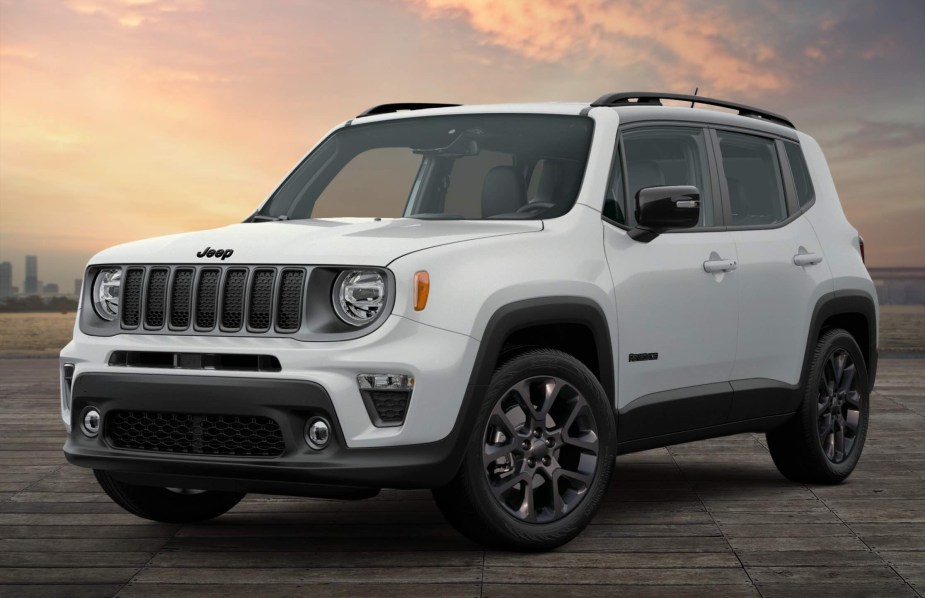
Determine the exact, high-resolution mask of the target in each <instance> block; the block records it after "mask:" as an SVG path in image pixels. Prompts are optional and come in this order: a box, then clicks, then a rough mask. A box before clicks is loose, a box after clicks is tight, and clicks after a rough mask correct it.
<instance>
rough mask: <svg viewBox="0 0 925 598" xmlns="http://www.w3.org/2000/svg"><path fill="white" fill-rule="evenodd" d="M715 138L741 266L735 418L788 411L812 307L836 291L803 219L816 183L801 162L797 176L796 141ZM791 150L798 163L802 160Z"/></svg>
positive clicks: (720, 133) (720, 134) (718, 133)
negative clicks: (806, 172)
mask: <svg viewBox="0 0 925 598" xmlns="http://www.w3.org/2000/svg"><path fill="white" fill-rule="evenodd" d="M713 138H714V142H715V146H714V148H715V151H716V153H717V155H718V156H719V158H720V159H719V161H718V166H719V170H720V175H721V183H722V186H723V191H724V193H723V197H724V203H725V207H726V209H725V214H726V225H727V227H728V230H729V231H730V234H731V235H732V238H733V240H734V241H735V246H736V252H737V255H738V261H739V264H738V269H737V271H736V272H737V276H738V278H739V323H738V332H737V343H736V344H737V354H736V361H735V368H734V370H733V372H732V385H733V388H734V389H735V391H736V392H735V396H734V400H733V408H732V411H731V415H730V420H732V421H738V420H744V419H752V418H756V417H763V416H770V415H777V414H782V413H787V412H789V411H792V410H793V409H795V408H796V405H795V404H794V403H795V402H798V401H799V398H800V393H799V392H798V391H797V388H796V386H797V385H798V383H799V379H800V374H801V371H802V366H803V358H804V350H805V348H806V342H807V335H808V331H809V326H810V320H811V318H812V312H813V308H814V306H815V305H816V301H817V300H818V299H819V298H820V297H821V296H822V295H823V294H824V293H826V292H828V291H831V290H832V289H831V274H830V273H829V268H828V264H826V263H825V256H824V255H823V254H822V248H821V246H820V244H819V241H818V239H817V238H816V234H815V231H814V230H813V227H812V225H811V224H810V223H809V221H808V220H807V219H806V218H805V217H803V215H802V214H803V212H804V211H805V210H806V209H810V208H811V206H812V184H811V182H810V181H808V179H806V178H804V175H803V173H801V172H800V170H799V169H800V167H801V164H800V163H797V164H794V167H795V169H797V173H796V174H797V177H796V178H795V177H794V176H793V175H792V174H791V170H792V169H791V168H790V165H789V159H788V151H787V145H786V144H791V143H792V142H790V141H785V140H781V139H775V138H772V137H766V136H762V135H760V134H745V133H742V132H740V131H727V130H722V129H716V130H715V131H713ZM792 145H794V146H795V149H796V150H797V153H792V149H791V155H792V156H793V158H794V161H797V160H802V152H800V151H799V146H798V145H797V144H796V143H792ZM795 180H797V183H798V184H795ZM798 186H799V187H800V193H801V194H802V198H801V197H799V196H798V192H797V187H798ZM801 199H802V201H801Z"/></svg>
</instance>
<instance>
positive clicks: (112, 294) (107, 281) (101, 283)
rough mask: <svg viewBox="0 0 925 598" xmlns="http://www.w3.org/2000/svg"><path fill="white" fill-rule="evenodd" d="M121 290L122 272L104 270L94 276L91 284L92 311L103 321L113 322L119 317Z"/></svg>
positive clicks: (117, 269) (114, 269)
mask: <svg viewBox="0 0 925 598" xmlns="http://www.w3.org/2000/svg"><path fill="white" fill-rule="evenodd" d="M121 288H122V270H121V269H119V268H105V269H103V270H100V271H99V272H97V274H96V280H95V281H94V282H93V309H95V310H96V315H98V316H99V317H101V318H103V319H104V320H110V321H111V320H115V319H116V316H118V315H119V295H120V294H121V293H120V291H121Z"/></svg>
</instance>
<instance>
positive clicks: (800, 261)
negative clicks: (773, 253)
mask: <svg viewBox="0 0 925 598" xmlns="http://www.w3.org/2000/svg"><path fill="white" fill-rule="evenodd" d="M821 262H822V256H821V255H819V254H818V253H798V254H796V255H795V256H793V263H794V265H796V266H800V267H802V266H815V265H816V264H819V263H821Z"/></svg>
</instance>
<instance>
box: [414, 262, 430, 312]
mask: <svg viewBox="0 0 925 598" xmlns="http://www.w3.org/2000/svg"><path fill="white" fill-rule="evenodd" d="M429 294H430V275H429V274H427V272H426V271H424V270H421V271H420V272H415V273H414V311H421V310H422V309H424V308H425V307H427V295H429Z"/></svg>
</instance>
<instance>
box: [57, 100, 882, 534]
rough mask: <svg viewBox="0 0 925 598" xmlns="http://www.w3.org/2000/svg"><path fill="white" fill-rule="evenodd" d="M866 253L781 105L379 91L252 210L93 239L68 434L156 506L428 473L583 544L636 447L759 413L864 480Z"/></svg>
mask: <svg viewBox="0 0 925 598" xmlns="http://www.w3.org/2000/svg"><path fill="white" fill-rule="evenodd" d="M662 100H683V101H689V102H692V104H691V106H692V107H691V108H688V107H686V106H684V107H674V106H664V105H662ZM693 102H696V103H700V104H704V105H712V106H714V107H719V108H722V109H725V111H720V110H715V109H711V110H704V109H697V108H693ZM862 243H863V242H862V240H861V239H860V237H859V236H858V232H857V231H856V230H855V229H854V228H853V227H852V226H851V225H850V224H849V222H848V220H847V219H846V218H845V214H844V212H843V211H842V207H841V205H840V203H839V199H838V195H837V193H836V191H835V185H834V184H833V181H832V176H831V174H830V173H829V168H828V166H827V164H826V159H825V157H824V156H823V154H822V151H821V149H820V148H819V145H818V144H817V143H816V142H815V141H814V140H813V139H812V138H811V137H809V136H807V135H806V134H804V133H801V132H799V131H798V130H796V128H795V127H794V126H793V124H792V123H791V122H790V121H789V120H787V119H786V118H784V117H783V116H780V115H777V114H773V113H771V112H767V111H765V110H761V109H758V108H753V107H749V106H745V105H741V104H735V103H732V102H726V101H721V100H714V99H710V98H704V97H695V96H685V95H678V94H665V93H617V94H609V95H606V96H604V97H602V98H600V99H598V100H597V101H595V102H594V103H592V104H590V105H589V104H587V103H585V104H522V105H500V106H455V105H444V104H388V105H382V106H377V107H375V108H372V109H370V110H368V111H366V112H364V113H363V114H361V115H359V116H358V117H356V118H354V119H352V120H349V121H347V122H345V123H343V124H342V125H340V126H338V127H337V128H335V129H334V130H333V131H332V132H331V133H330V134H328V135H327V136H326V137H325V138H324V139H323V140H322V141H321V142H320V143H319V144H318V145H317V146H316V147H315V148H314V149H312V150H311V151H310V152H309V153H308V154H307V156H306V157H305V158H304V159H303V160H301V162H300V163H299V164H298V165H297V166H296V167H295V168H294V169H293V171H292V172H291V173H290V174H289V176H288V177H286V178H285V179H284V180H283V181H282V183H281V184H280V185H279V187H278V188H277V189H276V190H275V191H274V192H273V193H272V194H271V195H270V196H269V197H268V198H267V199H266V201H264V203H263V204H262V205H261V206H260V207H259V209H257V210H256V211H255V212H254V213H253V214H252V215H250V216H249V217H248V218H247V219H246V220H245V222H243V223H241V224H234V225H231V226H227V227H225V228H219V229H215V230H208V231H203V232H197V233H190V234H180V235H173V236H168V237H161V238H156V239H149V240H145V241H139V242H135V243H129V244H125V245H120V246H118V247H114V248H112V249H108V250H106V251H103V252H101V253H99V254H98V255H96V256H95V257H93V259H92V260H91V261H90V263H89V265H88V267H87V271H86V277H85V283H84V285H83V291H82V298H81V307H80V309H79V312H78V317H77V324H76V326H75V329H74V339H73V341H72V342H71V343H69V344H68V345H67V346H66V347H65V348H64V350H63V351H62V353H61V362H60V370H61V414H62V417H63V419H64V423H65V425H66V426H67V429H68V437H67V443H66V444H65V447H64V452H65V454H66V456H67V459H68V460H69V461H70V462H71V463H74V464H76V465H80V466H83V467H89V468H92V469H93V470H94V472H95V475H96V478H97V479H98V481H99V483H100V485H101V486H102V488H103V489H104V490H105V491H106V493H107V494H108V495H109V496H110V497H111V498H112V499H113V500H114V501H115V502H116V503H118V504H119V505H120V506H122V507H123V508H125V509H126V510H127V511H129V512H131V513H134V514H136V515H138V516H140V517H145V518H148V519H153V520H156V521H165V522H195V521H203V520H207V519H210V518H213V517H217V516H219V515H221V514H223V513H225V512H226V511H228V510H229V509H231V508H232V507H233V506H234V505H235V504H236V503H237V502H238V501H240V500H241V499H242V497H244V495H245V493H248V492H257V493H276V494H286V495H297V496H310V497H336V498H345V499H356V498H365V497H370V496H374V495H375V494H376V493H377V492H378V491H379V489H380V488H384V487H387V488H429V489H432V490H433V496H434V498H435V500H436V502H437V504H438V505H439V508H440V510H441V511H442V512H443V513H444V514H445V516H446V517H447V519H448V520H449V521H450V522H451V523H452V524H453V525H454V526H455V527H456V528H457V529H458V530H459V531H460V532H462V533H463V534H465V535H467V536H469V537H471V538H473V539H475V540H477V541H479V542H482V543H484V544H486V545H490V546H494V547H500V548H505V549H514V550H540V549H548V548H552V547H555V546H558V545H561V544H563V543H565V542H567V541H568V540H570V539H572V538H574V537H575V536H576V535H577V534H578V533H580V531H581V530H582V529H583V528H584V527H585V526H586V525H587V524H588V522H589V521H590V520H591V518H592V517H593V516H594V513H595V511H596V510H597V508H598V507H599V506H600V504H601V501H602V499H603V497H604V495H605V493H606V491H607V487H608V484H609V481H610V478H611V473H612V471H613V468H614V460H615V457H616V456H617V455H619V454H624V453H629V452H633V451H642V450H646V449H651V448H655V447H663V446H667V445H671V444H675V443H681V442H689V441H693V440H698V439H705V438H712V437H717V436H723V435H728V434H736V433H740V432H763V433H766V434H767V441H768V447H769V449H770V453H771V457H772V458H773V460H774V462H775V464H776V465H777V467H778V468H779V469H780V471H781V473H782V474H783V475H784V476H786V477H787V478H789V479H791V480H794V481H797V482H801V483H815V484H829V483H837V482H840V481H841V480H843V479H845V478H846V477H847V476H848V475H849V474H850V473H851V471H852V470H853V469H854V467H855V465H856V464H857V462H858V459H859V457H860V455H861V450H862V448H863V446H864V439H865V436H866V433H867V427H868V417H869V393H870V391H871V388H872V387H873V383H874V375H875V372H876V364H877V326H878V305H877V299H876V297H877V296H876V293H875V291H874V285H873V284H872V282H871V279H870V276H869V275H868V273H867V270H866V268H865V266H864V263H863V259H862V258H863V244H862ZM716 458H717V460H721V459H722V455H717V457H716Z"/></svg>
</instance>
